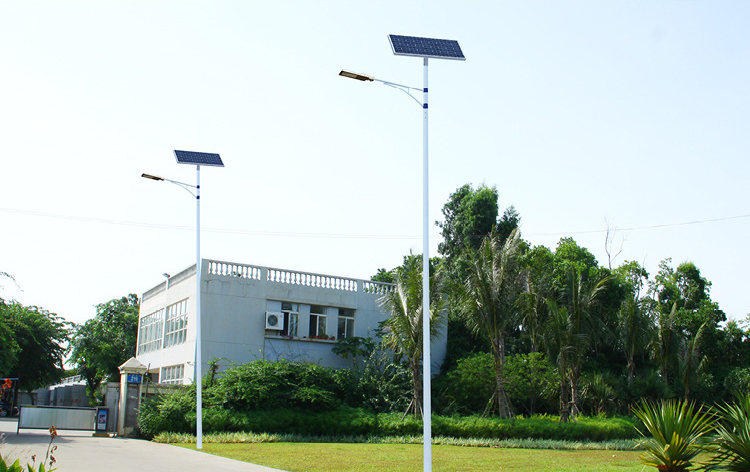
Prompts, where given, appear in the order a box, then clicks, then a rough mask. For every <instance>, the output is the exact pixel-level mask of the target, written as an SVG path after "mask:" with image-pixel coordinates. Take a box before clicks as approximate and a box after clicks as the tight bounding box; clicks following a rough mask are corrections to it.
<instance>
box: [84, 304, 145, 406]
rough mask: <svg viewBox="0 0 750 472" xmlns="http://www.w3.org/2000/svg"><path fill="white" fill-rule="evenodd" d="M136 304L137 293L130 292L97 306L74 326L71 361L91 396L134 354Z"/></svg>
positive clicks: (113, 376) (115, 377)
mask: <svg viewBox="0 0 750 472" xmlns="http://www.w3.org/2000/svg"><path fill="white" fill-rule="evenodd" d="M138 307H139V303H138V296H137V295H135V294H132V293H131V294H129V295H127V296H125V297H122V298H119V299H113V300H110V301H108V302H107V303H101V304H99V305H97V306H96V315H95V316H94V318H92V319H90V320H88V321H86V322H85V323H84V324H83V325H80V326H78V327H77V329H76V331H75V334H74V335H73V339H72V340H71V342H70V344H71V347H72V348H73V352H72V354H71V360H72V361H73V362H75V364H76V370H77V371H78V373H79V374H80V375H81V376H82V377H83V378H84V379H85V380H86V385H87V388H88V391H89V396H90V397H91V398H92V399H95V395H96V392H97V390H98V388H99V386H100V385H101V383H102V382H103V381H104V380H106V379H107V378H109V379H114V380H116V379H118V378H119V375H120V372H119V366H120V365H122V364H123V363H124V362H125V361H126V360H128V359H129V358H131V357H132V356H134V355H135V348H136V340H137V330H138Z"/></svg>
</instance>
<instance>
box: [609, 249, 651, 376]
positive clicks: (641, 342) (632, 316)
mask: <svg viewBox="0 0 750 472" xmlns="http://www.w3.org/2000/svg"><path fill="white" fill-rule="evenodd" d="M614 277H616V278H617V279H618V280H619V282H620V283H621V284H622V285H623V286H624V287H625V288H626V297H625V299H624V300H623V302H622V304H621V305H620V308H619V310H618V311H617V336H616V339H617V342H618V344H619V345H620V349H621V350H622V353H623V354H624V356H625V360H626V362H627V375H628V383H629V384H632V383H633V380H634V379H635V374H636V364H635V358H636V355H638V354H641V353H642V352H643V351H644V348H645V346H646V345H647V344H648V341H649V336H650V334H651V324H650V322H649V319H648V315H647V312H646V307H647V302H646V301H645V300H643V299H642V298H641V291H642V290H643V288H644V286H645V283H646V281H647V280H648V273H647V272H646V270H645V269H644V268H643V267H641V266H640V264H638V263H637V262H625V263H624V264H623V265H621V266H620V267H618V268H617V269H616V270H615V273H614Z"/></svg>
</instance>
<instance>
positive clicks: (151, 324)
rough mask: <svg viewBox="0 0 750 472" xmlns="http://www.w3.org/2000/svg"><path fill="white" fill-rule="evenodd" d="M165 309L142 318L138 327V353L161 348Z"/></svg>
mask: <svg viewBox="0 0 750 472" xmlns="http://www.w3.org/2000/svg"><path fill="white" fill-rule="evenodd" d="M163 326H164V309H161V310H158V311H155V312H153V313H150V314H148V315H146V316H144V317H143V318H141V322H140V327H139V328H138V354H144V353H146V352H151V351H156V350H159V349H161V342H162V328H163Z"/></svg>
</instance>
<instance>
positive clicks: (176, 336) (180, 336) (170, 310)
mask: <svg viewBox="0 0 750 472" xmlns="http://www.w3.org/2000/svg"><path fill="white" fill-rule="evenodd" d="M187 302H188V301H187V299H185V300H182V301H180V302H177V303H175V304H174V305H169V306H168V307H167V319H166V321H165V322H164V347H165V348H167V347H170V346H175V345H177V344H182V343H184V342H185V340H186V339H187V325H188V313H187Z"/></svg>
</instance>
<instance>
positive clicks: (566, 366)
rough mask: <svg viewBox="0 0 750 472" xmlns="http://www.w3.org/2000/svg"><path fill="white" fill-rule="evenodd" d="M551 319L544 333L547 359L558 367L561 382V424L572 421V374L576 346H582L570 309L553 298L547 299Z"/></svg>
mask: <svg viewBox="0 0 750 472" xmlns="http://www.w3.org/2000/svg"><path fill="white" fill-rule="evenodd" d="M547 305H548V307H549V318H548V321H547V324H546V329H545V330H544V333H543V341H544V343H543V344H544V347H545V349H546V350H547V357H549V359H550V360H552V361H554V362H555V365H557V374H558V380H559V382H560V423H567V422H569V421H570V397H571V394H570V373H571V366H572V365H573V362H574V361H573V356H574V354H575V353H574V346H576V345H578V344H580V343H579V341H577V340H576V339H575V337H576V336H577V335H576V334H575V332H574V330H573V322H572V320H571V317H570V313H569V312H568V309H567V308H566V307H564V306H560V305H558V303H557V301H556V300H554V299H553V298H549V299H547Z"/></svg>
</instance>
